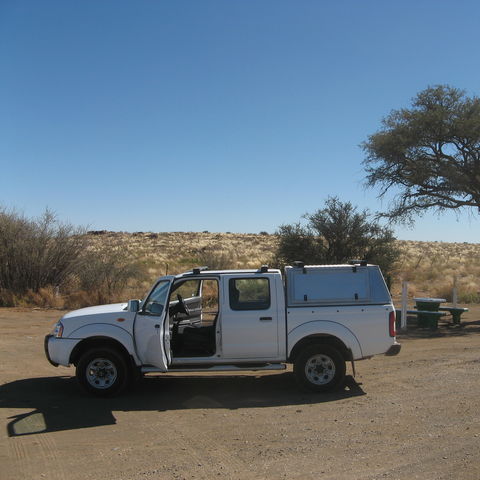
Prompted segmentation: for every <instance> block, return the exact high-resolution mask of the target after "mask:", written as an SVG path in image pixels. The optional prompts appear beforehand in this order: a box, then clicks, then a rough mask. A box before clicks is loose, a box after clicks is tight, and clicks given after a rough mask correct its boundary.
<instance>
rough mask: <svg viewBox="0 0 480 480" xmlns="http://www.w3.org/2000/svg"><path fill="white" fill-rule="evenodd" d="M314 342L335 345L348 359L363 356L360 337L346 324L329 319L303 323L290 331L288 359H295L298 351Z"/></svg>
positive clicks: (356, 358)
mask: <svg viewBox="0 0 480 480" xmlns="http://www.w3.org/2000/svg"><path fill="white" fill-rule="evenodd" d="M312 343H324V344H328V345H331V346H332V347H335V348H336V349H337V350H338V351H339V352H340V353H341V354H342V356H343V358H344V359H345V360H346V361H350V360H358V359H360V358H362V357H363V355H362V349H361V347H360V342H359V341H358V338H357V337H356V336H355V335H354V333H353V332H352V331H351V330H350V329H348V328H347V327H346V326H345V325H342V324H341V323H338V322H332V321H328V320H315V321H311V322H306V323H303V324H301V325H299V326H298V327H296V328H294V329H293V330H291V331H290V332H289V333H288V352H287V358H288V360H289V361H294V360H295V357H296V356H298V352H299V351H300V350H301V349H302V348H303V347H305V346H307V345H310V344H312Z"/></svg>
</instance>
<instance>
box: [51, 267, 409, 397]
mask: <svg viewBox="0 0 480 480" xmlns="http://www.w3.org/2000/svg"><path fill="white" fill-rule="evenodd" d="M399 351H400V344H398V343H397V342H396V339H395V310H394V307H393V304H392V300H391V297H390V293H389V291H388V289H387V287H386V285H385V281H384V279H383V276H382V274H381V272H380V269H379V267H378V266H376V265H367V264H365V263H363V262H362V263H358V264H355V263H353V264H351V265H328V266H327V265H322V266H305V265H303V264H302V263H301V262H296V263H295V265H294V266H293V267H286V269H285V276H284V277H282V274H281V272H280V271H279V270H274V269H269V268H268V267H266V266H263V267H261V268H260V269H258V270H224V271H214V270H208V269H207V268H206V267H201V268H195V269H193V270H192V271H190V272H186V273H183V274H181V275H175V276H173V275H168V276H165V277H161V278H159V279H158V281H157V282H156V283H155V284H154V286H153V287H152V289H151V290H150V292H149V293H148V294H147V296H146V297H145V299H144V300H130V301H129V302H128V303H123V304H122V303H121V304H115V305H103V306H97V307H89V308H83V309H81V310H76V311H73V312H70V313H67V314H66V315H64V316H63V317H62V318H61V319H60V321H58V322H57V324H56V325H55V327H54V329H53V331H52V333H51V334H50V335H47V336H46V337H45V353H46V355H47V358H48V360H49V361H50V363H52V364H53V365H55V366H58V365H64V366H69V365H71V364H73V365H75V366H76V376H77V379H78V381H79V383H80V385H81V386H82V387H83V388H84V389H85V390H87V391H88V392H90V393H93V394H96V395H99V396H106V395H111V394H115V393H118V392H120V391H121V390H122V389H123V388H124V387H126V386H127V385H128V384H130V383H132V381H133V379H135V378H137V377H138V376H140V375H141V374H145V373H151V372H179V371H188V372H192V371H202V372H204V371H214V372H215V371H241V370H281V369H285V368H286V365H285V364H286V363H292V364H293V369H294V373H295V376H296V378H297V380H298V382H299V384H300V386H301V387H303V388H304V389H308V390H311V391H317V392H324V391H327V390H330V389H332V388H335V387H338V386H339V385H341V384H342V382H343V380H344V377H345V371H346V362H347V361H350V362H352V366H353V365H354V364H353V362H354V360H361V359H365V358H369V357H371V356H372V355H376V354H386V355H396V354H397V353H398V352H399Z"/></svg>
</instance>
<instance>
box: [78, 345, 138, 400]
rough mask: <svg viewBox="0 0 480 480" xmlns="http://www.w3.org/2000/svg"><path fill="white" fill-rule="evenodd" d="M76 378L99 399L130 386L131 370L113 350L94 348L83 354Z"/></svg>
mask: <svg viewBox="0 0 480 480" xmlns="http://www.w3.org/2000/svg"><path fill="white" fill-rule="evenodd" d="M76 376H77V380H78V382H79V384H80V385H81V387H82V388H83V389H84V390H86V391H87V392H88V393H91V394H93V395H96V396H98V397H108V396H111V395H115V394H117V393H119V392H121V391H122V390H123V389H124V388H125V387H126V386H127V384H128V382H129V379H130V370H129V368H128V367H127V363H126V362H125V359H124V358H123V356H122V355H121V354H120V353H119V352H117V351H116V350H114V349H111V348H94V349H91V350H87V351H86V352H85V353H83V354H82V356H81V357H80V360H79V361H78V364H77V370H76Z"/></svg>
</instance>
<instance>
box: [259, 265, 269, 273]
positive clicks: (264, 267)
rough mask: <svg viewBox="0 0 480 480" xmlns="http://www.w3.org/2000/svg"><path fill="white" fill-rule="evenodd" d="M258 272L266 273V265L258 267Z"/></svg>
mask: <svg viewBox="0 0 480 480" xmlns="http://www.w3.org/2000/svg"><path fill="white" fill-rule="evenodd" d="M260 273H268V265H262V266H261V267H260Z"/></svg>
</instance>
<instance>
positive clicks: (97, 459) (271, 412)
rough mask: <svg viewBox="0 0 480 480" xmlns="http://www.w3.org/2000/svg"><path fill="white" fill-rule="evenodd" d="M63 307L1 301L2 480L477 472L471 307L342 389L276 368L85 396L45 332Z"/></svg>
mask: <svg viewBox="0 0 480 480" xmlns="http://www.w3.org/2000/svg"><path fill="white" fill-rule="evenodd" d="M61 314H62V312H57V311H52V310H48V311H42V310H20V309H0V359H1V362H0V385H1V386H0V412H1V418H2V421H3V429H2V430H1V433H0V465H1V469H0V479H1V480H7V479H8V480H10V479H12V480H13V479H15V480H21V479H26V480H30V479H38V480H41V479H48V480H56V479H68V480H77V479H95V480H99V479H105V480H110V479H112V480H113V479H115V480H122V479H124V480H140V479H162V480H163V479H167V480H169V479H209V480H210V479H213V478H219V479H234V480H243V479H283V478H288V479H302V480H308V479H315V480H319V479H332V480H333V479H335V480H341V479H355V480H373V479H384V478H391V479H405V480H407V479H408V480H411V479H416V478H419V479H422V480H428V479H432V480H433V479H435V480H439V479H458V480H463V479H465V480H466V479H471V480H478V479H479V478H480V456H479V455H480V415H479V408H480V306H475V307H473V308H471V310H470V312H469V313H468V314H466V315H465V320H466V322H465V324H464V326H462V327H461V328H454V327H450V328H448V327H446V326H442V327H441V328H440V329H439V331H438V332H430V331H422V330H412V331H411V332H409V333H408V334H407V335H401V336H399V341H400V342H401V343H402V345H403V347H402V351H401V353H400V355H398V356H397V357H384V356H382V357H375V358H373V359H372V360H367V361H362V362H357V364H356V368H357V375H356V377H355V379H354V378H353V377H352V376H351V374H352V371H351V369H350V368H349V376H348V377H347V383H346V386H345V388H344V389H342V390H341V391H338V392H335V393H332V394H328V395H316V394H306V393H303V392H300V391H299V390H298V389H297V387H296V384H295V381H294V378H293V374H292V373H291V369H289V370H288V371H287V373H267V372H265V373H262V374H258V373H251V374H245V375H235V376H234V375H229V374H217V375H212V374H209V375H205V374H202V375H196V376H191V375H187V374H177V375H167V376H156V377H148V378H145V379H144V380H143V381H142V382H141V383H140V385H139V387H138V388H137V389H136V390H135V391H134V392H128V393H126V394H125V395H123V396H121V397H119V398H114V399H95V398H90V397H88V396H86V395H84V394H83V393H81V392H80V390H79V389H78V387H77V385H76V381H75V379H74V378H73V377H72V375H73V374H74V370H73V368H63V367H60V368H54V367H52V366H51V365H50V364H49V363H48V362H47V361H46V359H45V357H44V354H43V337H44V335H45V334H46V333H48V331H49V330H50V328H51V325H52V324H53V323H54V321H55V320H57V319H58V317H60V316H61Z"/></svg>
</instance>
